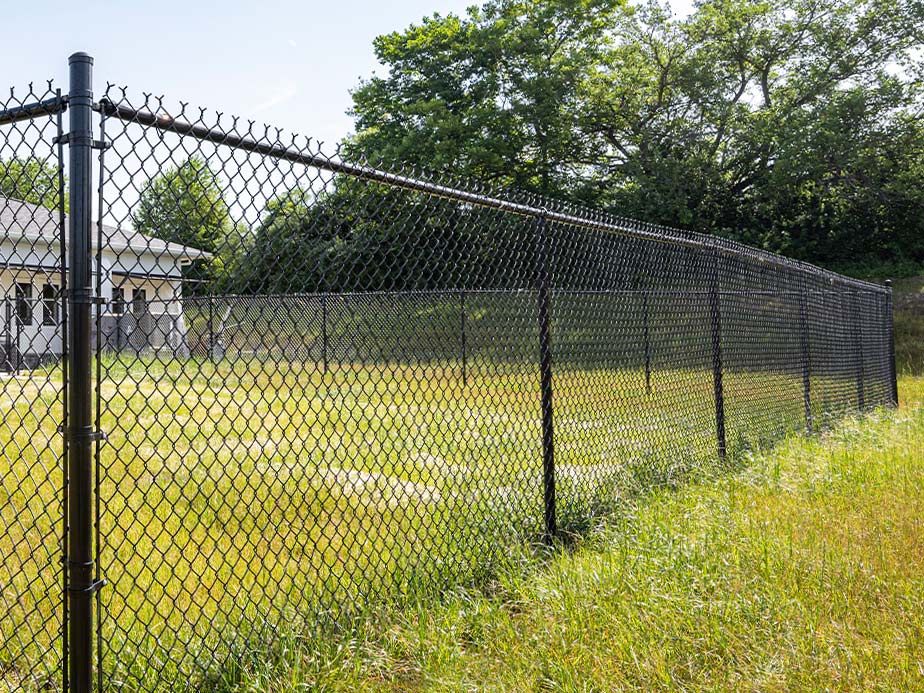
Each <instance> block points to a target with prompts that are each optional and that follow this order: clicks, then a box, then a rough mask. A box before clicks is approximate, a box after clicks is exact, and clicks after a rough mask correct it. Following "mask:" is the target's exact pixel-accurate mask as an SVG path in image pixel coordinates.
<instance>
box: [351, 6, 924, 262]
mask: <svg viewBox="0 0 924 693" xmlns="http://www.w3.org/2000/svg"><path fill="white" fill-rule="evenodd" d="M922 30H924V4H922V3H921V2H919V1H918V0H797V1H796V2H791V1H789V0H763V1H761V2H753V1H752V0H702V1H701V2H699V3H698V4H697V6H696V8H695V10H694V12H693V13H692V14H691V16H689V17H688V18H686V19H682V20H680V19H677V18H675V17H673V16H672V15H671V14H670V12H669V11H668V9H667V8H666V7H665V6H661V5H660V4H658V3H657V2H649V3H647V4H644V5H641V6H631V7H627V6H626V5H625V3H623V2H622V1H621V0H553V1H551V2H539V0H491V1H490V2H488V3H487V4H485V5H484V6H483V7H482V8H481V9H472V10H470V11H469V13H468V14H467V15H466V16H464V17H457V16H454V15H449V16H446V17H441V16H439V15H434V16H433V17H430V18H427V19H425V20H424V21H423V22H422V23H421V24H420V25H414V26H411V27H409V28H408V29H407V30H405V31H403V32H396V33H393V34H389V35H387V36H381V37H379V38H378V39H377V40H376V42H375V49H376V55H377V56H378V58H379V60H380V61H381V62H382V63H383V64H384V65H385V66H386V67H387V68H388V72H387V74H386V75H385V76H373V77H371V78H370V79H368V80H365V81H363V82H362V83H361V84H360V85H359V87H358V88H357V89H356V90H355V91H354V94H353V98H354V109H353V114H354V116H355V119H356V136H355V137H354V139H353V141H352V142H351V147H352V150H353V151H354V153H356V154H358V155H362V156H364V157H366V158H369V159H372V160H377V159H385V160H399V161H405V162H410V163H412V164H418V165H424V166H430V167H436V168H441V169H448V170H451V171H453V172H456V173H458V174H461V175H463V176H475V177H477V178H479V179H483V180H487V181H491V182H500V183H504V184H512V185H515V186H518V187H523V188H526V189H529V190H535V191H541V192H545V193H548V194H550V195H553V196H557V197H563V198H568V199H576V200H580V201H585V202H591V203H594V204H598V205H604V206H607V207H609V208H611V209H613V210H614V211H616V212H618V213H622V214H626V215H631V216H637V217H641V218H644V219H646V220H649V221H654V222H660V223H665V224H670V225H680V226H685V227H690V228H693V229H695V230H699V231H703V232H707V233H721V234H723V235H727V236H732V237H735V238H739V239H741V240H744V241H747V242H749V243H755V244H758V245H761V246H764V247H767V248H769V249H772V250H776V251H781V252H785V253H788V254H791V255H795V256H798V257H803V258H806V259H811V260H815V261H818V262H823V263H845V262H853V263H856V262H858V261H863V260H861V258H864V259H865V258H869V259H870V260H871V261H873V260H875V261H882V260H902V259H906V260H911V261H913V262H915V263H921V262H924V240H922V239H924V221H922V217H921V215H920V214H919V213H918V211H919V210H920V209H921V206H922V202H924V199H922V195H924V165H922V163H921V162H922V161H924V122H922V113H924V100H922V91H921V85H922V80H921V73H922V62H921V60H920V52H919V51H916V50H915V48H916V46H918V45H919V43H920V37H921V34H922Z"/></svg>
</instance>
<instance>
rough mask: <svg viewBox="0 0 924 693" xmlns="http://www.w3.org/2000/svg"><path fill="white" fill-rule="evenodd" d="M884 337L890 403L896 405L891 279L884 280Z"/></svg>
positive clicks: (896, 377) (896, 376)
mask: <svg viewBox="0 0 924 693" xmlns="http://www.w3.org/2000/svg"><path fill="white" fill-rule="evenodd" d="M886 288H887V293H886V306H885V307H886V316H885V319H886V325H885V327H886V337H887V339H888V343H887V344H888V349H889V376H890V378H891V383H890V384H891V386H892V389H891V392H890V393H889V394H890V395H891V397H892V402H891V405H892V406H893V407H897V406H898V372H897V371H896V368H895V314H894V312H893V310H894V309H893V306H892V280H891V279H887V280H886Z"/></svg>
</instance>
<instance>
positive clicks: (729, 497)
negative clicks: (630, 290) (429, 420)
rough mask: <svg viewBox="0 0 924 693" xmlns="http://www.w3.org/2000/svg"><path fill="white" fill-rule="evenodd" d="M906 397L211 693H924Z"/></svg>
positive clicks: (297, 636) (645, 502)
mask: <svg viewBox="0 0 924 693" xmlns="http://www.w3.org/2000/svg"><path fill="white" fill-rule="evenodd" d="M901 392H902V396H903V400H902V408H901V409H899V410H898V411H885V410H883V411H879V412H877V413H874V414H872V415H870V416H869V417H867V418H864V419H849V420H846V421H844V422H842V423H841V424H838V425H837V426H836V427H835V428H834V429H833V430H831V431H829V432H828V433H826V434H825V435H824V436H822V437H821V438H814V439H813V438H805V437H802V436H797V437H793V438H792V439H790V440H788V441H787V442H786V443H784V444H783V445H781V446H779V447H777V448H776V449H774V450H773V451H770V452H767V453H757V454H754V455H752V456H750V458H749V461H748V464H747V465H746V467H745V468H744V469H742V470H741V471H739V472H737V473H734V474H730V475H721V476H718V477H715V478H713V479H711V480H707V481H702V482H698V483H693V484H689V485H684V486H682V487H680V488H678V489H673V490H661V491H655V492H654V493H652V494H650V495H647V496H644V497H639V498H637V499H635V500H634V501H632V500H627V501H626V502H625V504H624V507H623V508H622V509H621V511H619V512H616V513H614V514H613V515H611V516H610V518H609V519H608V521H607V522H606V523H602V524H601V525H599V526H598V528H597V531H596V532H594V533H592V534H591V535H590V536H589V537H588V538H587V540H586V541H585V542H584V543H583V544H582V545H581V546H580V547H579V548H578V549H577V550H576V551H571V552H566V553H555V554H554V555H552V556H550V558H549V560H548V561H546V562H545V563H543V564H542V565H541V566H539V567H535V566H532V564H528V565H527V566H525V567H524V566H523V565H515V564H514V562H511V565H509V566H508V567H507V569H506V570H503V571H501V572H500V573H499V575H498V576H497V577H496V579H495V580H494V581H492V582H491V583H490V584H489V585H488V587H487V589H484V588H482V589H457V590H455V591H453V592H452V593H450V594H448V595H445V596H444V597H442V598H440V599H435V598H431V599H419V600H418V601H416V602H414V603H412V604H404V605H402V606H401V608H394V609H390V610H389V609H382V610H379V611H376V612H373V613H370V614H368V615H367V616H366V617H364V618H362V619H357V620H356V621H354V622H352V623H349V624H347V625H345V626H343V627H341V628H334V629H329V630H327V631H321V630H318V629H317V628H311V627H303V628H300V629H296V630H291V631H287V632H286V635H285V636H284V637H283V638H281V639H280V645H279V646H278V647H276V648H274V649H273V650H271V651H270V652H263V653H259V654H257V653H252V654H248V653H242V656H241V657H240V658H239V659H237V660H236V661H235V662H234V664H233V665H232V666H231V667H229V668H228V669H227V670H225V671H224V672H223V673H222V675H221V676H219V677H217V678H216V679H215V680H213V681H212V682H211V685H210V690H223V691H224V690H228V691H230V690H261V691H294V690H317V691H352V690H367V691H416V690H421V691H423V690H427V691H474V690H479V691H480V690H492V691H524V692H525V691H537V690H549V691H552V690H555V691H558V690H561V691H650V690H664V691H741V690H749V691H796V690H800V691H801V690H813V691H814V690H819V691H820V690H825V691H861V690H862V691H868V690H882V691H913V690H921V689H922V688H924V668H922V662H924V577H922V576H924V521H922V519H921V518H922V517H924V456H922V455H921V450H922V449H924V379H920V378H919V379H910V378H909V379H905V380H903V381H902V383H901Z"/></svg>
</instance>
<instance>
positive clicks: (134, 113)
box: [95, 85, 889, 293]
mask: <svg viewBox="0 0 924 693" xmlns="http://www.w3.org/2000/svg"><path fill="white" fill-rule="evenodd" d="M113 90H114V89H113V87H112V86H111V85H110V88H109V89H107V92H106V93H107V95H106V96H105V97H104V98H103V99H101V100H100V102H99V103H98V104H96V105H95V108H96V109H97V110H99V111H100V113H102V114H103V115H104V116H106V117H111V118H116V119H118V120H122V121H125V122H129V123H135V124H138V125H141V126H145V127H149V128H153V129H155V130H159V131H162V132H170V133H174V134H176V135H180V136H189V137H193V138H195V139H198V140H201V141H206V142H210V143H212V144H215V145H220V146H226V147H230V148H232V149H238V150H241V151H244V152H248V153H254V154H259V155H262V156H267V157H271V158H275V159H279V160H283V161H288V162H291V163H295V164H300V165H304V166H309V167H312V168H316V169H318V170H322V171H327V172H330V173H334V174H341V175H346V176H350V177H353V178H357V179H360V180H366V181H371V182H374V183H381V184H384V185H388V186H390V187H393V188H399V189H404V190H410V191H413V192H419V193H423V194H427V195H431V196H433V197H438V198H443V199H447V200H452V201H455V202H460V203H463V204H470V205H473V206H478V207H483V208H487V209H494V210H497V211H501V212H507V213H511V214H516V215H520V216H526V217H533V218H537V219H543V220H546V221H549V222H553V223H559V224H563V225H567V226H573V227H577V228H581V229H586V230H593V231H602V232H608V233H613V234H618V235H622V236H626V237H630V238H636V239H639V240H644V241H649V242H653V243H660V244H664V245H674V246H681V247H686V248H691V249H696V250H707V251H712V252H716V253H719V254H721V255H724V256H728V257H733V258H739V259H744V260H747V261H751V262H757V263H761V264H764V265H770V266H773V267H777V268H780V269H784V270H788V271H794V272H801V273H806V274H811V275H815V276H818V277H823V278H824V279H826V280H827V281H829V282H830V283H831V284H836V283H840V284H843V285H846V286H853V287H857V288H863V289H866V290H868V291H875V292H880V293H886V292H888V291H889V289H888V287H885V286H882V285H879V284H874V283H872V282H866V281H863V280H859V279H853V278H851V277H846V276H844V275H841V274H838V273H836V272H832V271H831V270H826V269H823V268H821V267H817V266H816V265H812V264H810V263H807V262H803V261H801V260H794V259H791V258H787V257H784V256H781V255H777V254H775V253H771V252H769V251H765V250H760V249H757V248H752V247H750V246H747V245H745V244H743V243H739V242H737V241H732V240H729V239H725V238H721V237H719V236H710V235H705V234H700V233H695V232H690V231H683V230H680V229H674V228H670V227H666V226H658V225H655V224H651V223H648V222H642V221H637V220H633V219H628V218H623V217H617V216H615V215H611V214H609V213H606V212H602V211H599V210H587V209H581V208H577V207H574V206H569V207H568V208H567V209H568V211H562V210H561V209H557V207H561V206H562V204H563V203H562V202H560V201H553V200H550V199H545V198H542V197H540V196H538V195H530V196H529V199H530V202H529V203H526V202H516V201H513V200H509V199H504V198H503V197H497V196H492V195H486V194H483V193H478V192H473V191H471V190H465V189H463V188H459V187H453V186H451V185H444V184H441V183H436V182H433V181H432V180H424V179H422V178H417V177H413V176H409V175H404V174H401V173H393V172H391V171H387V170H384V169H381V168H376V167H374V166H371V165H368V164H365V163H351V162H348V161H345V160H343V159H342V158H332V157H329V156H326V155H324V154H323V153H321V152H319V151H315V152H311V151H307V150H306V148H299V147H297V146H295V145H294V144H292V145H286V144H284V143H282V141H281V139H280V136H281V131H279V130H276V131H273V130H271V128H269V127H268V126H267V127H266V128H265V133H264V134H263V135H262V136H259V135H258V134H256V133H254V125H255V124H254V123H253V122H252V121H248V122H249V126H248V128H247V130H246V132H244V133H241V132H239V131H238V130H237V123H238V119H236V118H235V119H233V122H232V126H231V127H230V128H226V127H223V126H222V123H221V115H220V114H219V115H218V116H217V123H216V125H215V126H210V125H206V124H204V123H203V122H202V117H204V113H205V111H204V110H203V111H202V115H200V118H199V121H198V122H190V121H188V120H184V119H183V118H182V112H181V116H172V115H168V114H158V113H155V112H154V111H152V110H149V108H148V107H149V101H150V100H151V97H150V96H146V97H145V104H144V107H143V108H138V107H135V106H133V105H131V104H129V103H127V102H125V101H121V102H117V101H115V100H113V99H112V98H110V97H109V93H110V92H111V91H113ZM122 94H123V98H124V90H122ZM155 101H156V102H157V105H158V106H159V105H160V100H159V99H156V100H155ZM183 111H185V104H183ZM271 132H275V137H273V138H271V137H270V133H271ZM294 141H295V139H294V138H293V142H294ZM575 212H577V213H575Z"/></svg>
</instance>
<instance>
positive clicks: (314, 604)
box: [0, 357, 877, 689]
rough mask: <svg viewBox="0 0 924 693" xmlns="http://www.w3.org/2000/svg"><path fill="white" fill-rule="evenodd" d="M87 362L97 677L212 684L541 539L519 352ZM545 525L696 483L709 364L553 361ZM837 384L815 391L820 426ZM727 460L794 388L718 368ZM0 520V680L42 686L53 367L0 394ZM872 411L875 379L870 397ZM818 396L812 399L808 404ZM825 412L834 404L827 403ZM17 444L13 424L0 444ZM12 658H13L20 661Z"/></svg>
mask: <svg viewBox="0 0 924 693" xmlns="http://www.w3.org/2000/svg"><path fill="white" fill-rule="evenodd" d="M467 369H468V372H467V378H466V380H465V382H464V383H463V381H462V378H461V368H460V364H458V363H453V362H440V363H425V362H424V363H409V364H394V363H386V364H378V365H375V364H372V365H370V364H365V365H363V364H353V363H337V364H331V367H330V369H329V370H328V371H327V372H325V371H324V369H323V368H322V367H321V366H320V365H319V364H316V363H285V362H276V361H266V362H263V361H259V360H256V359H250V360H237V361H232V360H225V361H219V362H217V363H213V362H211V361H208V360H206V359H191V360H184V361H172V360H171V361H160V360H157V359H154V358H145V359H130V358H128V357H123V358H121V359H114V358H111V357H107V358H106V359H104V361H103V363H102V364H101V379H100V381H99V398H100V402H101V407H100V410H101V412H102V416H101V422H100V425H101V428H102V430H104V431H106V432H107V434H108V441H107V442H106V443H104V444H103V445H102V446H101V448H100V458H99V470H100V474H99V480H100V530H101V538H102V541H101V570H102V573H103V575H104V576H105V578H106V579H107V581H108V583H109V584H108V585H107V586H106V587H105V588H104V589H103V591H102V592H101V594H100V599H101V606H102V629H103V630H102V632H103V637H104V647H103V654H104V667H105V670H106V672H107V678H108V679H110V680H111V681H112V682H118V683H119V684H120V685H121V686H122V687H124V688H129V689H132V688H139V687H140V688H145V689H153V688H162V689H175V688H176V687H177V686H178V685H179V683H178V682H180V681H183V682H184V683H185V684H186V685H190V686H199V685H205V683H206V682H207V680H208V679H209V677H210V676H218V677H219V678H221V677H223V676H225V675H226V672H227V670H228V666H230V664H231V663H232V662H234V661H236V660H238V659H240V652H241V648H243V649H244V651H247V652H250V651H263V650H264V649H265V648H266V647H267V646H269V644H271V643H274V642H277V641H278V640H279V639H280V638H283V637H288V636H286V635H285V633H286V632H288V630H287V628H285V627H284V628H282V630H280V627H281V626H291V625H292V624H293V623H298V622H303V621H306V620H307V621H308V622H313V621H315V620H317V619H318V618H320V616H321V615H325V614H326V615H327V616H326V618H329V619H332V622H333V623H340V624H342V623H343V619H344V618H347V617H348V616H349V614H350V613H354V614H355V613H360V614H362V613H365V612H366V610H367V609H368V608H369V607H370V606H372V605H376V604H385V603H392V604H394V603H404V604H407V603H414V602H415V600H418V599H419V598H422V597H426V598H432V597H433V595H435V594H439V593H440V592H441V591H442V590H444V589H446V588H448V587H452V586H454V585H455V586H457V585H484V584H487V583H489V582H490V581H491V580H492V579H493V578H494V577H495V576H496V575H498V574H501V573H503V572H504V570H505V569H506V568H505V566H509V564H510V562H511V560H514V561H515V562H518V561H519V558H520V557H526V556H532V555H534V553H535V551H536V550H538V549H537V547H536V542H537V540H538V538H539V537H540V535H541V530H542V512H543V509H542V504H541V498H542V480H541V479H542V477H541V474H542V471H541V460H542V443H541V426H540V421H541V408H540V403H539V378H538V373H537V371H536V367H535V364H534V363H516V362H511V363H494V362H492V363H490V364H488V363H481V362H479V361H477V360H474V361H473V362H472V363H469V364H467ZM554 388H555V397H556V400H555V405H556V408H555V422H556V429H555V443H556V445H555V451H556V465H557V469H556V472H557V479H558V499H559V503H558V512H559V521H560V525H561V527H562V530H563V532H564V533H565V535H566V536H571V535H573V534H574V533H575V532H577V533H582V532H586V531H587V529H588V527H590V526H592V520H593V518H594V517H596V516H599V515H603V514H609V513H612V512H613V511H614V510H618V509H619V508H620V507H621V506H622V505H623V504H624V503H625V502H628V501H629V500H630V499H632V498H634V497H636V496H638V494H639V493H640V492H641V491H649V490H651V489H653V488H657V487H675V486H676V485H677V484H678V483H679V482H680V481H686V480H690V479H695V478H702V477H707V476H710V475H711V474H712V473H713V472H715V471H717V470H719V469H720V468H721V465H720V464H719V462H718V461H717V459H716V440H715V409H714V401H713V383H712V373H711V371H709V370H704V369H702V368H689V369H675V370H669V371H663V370H659V371H656V372H655V373H654V374H653V378H652V392H651V393H648V392H647V391H646V389H645V387H644V374H643V373H642V372H640V371H638V370H634V369H603V368H597V369H576V368H566V367H558V368H556V370H555V376H554ZM855 388H856V385H855V383H854V382H853V380H852V379H851V378H850V377H849V374H848V377H847V378H845V379H834V378H821V377H816V378H815V379H814V380H813V390H814V391H815V392H816V393H817V401H816V404H815V417H816V419H817V420H818V422H819V423H824V422H825V421H826V418H825V414H826V412H827V413H830V414H831V415H836V414H837V413H839V412H840V411H842V410H844V409H846V408H849V407H850V406H853V405H852V404H851V401H850V398H851V397H852V396H855ZM725 389H726V414H727V427H728V440H729V448H730V451H731V453H732V460H730V464H731V463H732V462H736V461H738V460H740V459H743V457H742V456H744V455H746V454H748V452H749V451H750V450H753V449H756V448H758V447H760V446H762V445H765V444H768V443H771V442H773V441H774V440H776V439H777V438H778V436H779V435H780V434H781V433H782V432H785V431H787V430H793V429H798V428H801V427H802V426H803V425H804V421H803V416H804V413H803V400H802V381H801V377H799V376H798V375H779V374H773V373H763V372H728V373H726V375H725ZM0 395H2V396H0V407H2V408H3V411H4V416H5V417H6V419H5V420H6V425H5V426H3V427H2V429H0V430H2V433H0V435H2V436H5V437H4V438H3V439H2V443H3V451H4V458H5V459H6V460H9V461H12V462H13V464H12V467H11V468H10V469H9V470H8V471H5V472H4V473H3V474H2V480H3V483H2V493H3V495H2V496H0V510H2V513H3V517H2V519H3V532H2V536H0V548H2V550H3V553H4V557H5V560H4V570H5V571H6V572H5V574H4V575H3V576H2V577H3V583H4V600H5V605H6V607H7V609H8V613H7V615H5V616H3V617H0V627H2V631H3V635H4V641H3V645H2V647H0V671H2V672H4V673H3V676H4V677H5V680H6V681H7V682H10V681H20V680H23V681H29V680H32V681H34V683H35V685H36V686H41V685H43V683H44V681H46V680H47V679H48V678H53V677H55V676H56V673H55V666H56V663H57V662H58V661H59V656H60V654H59V647H58V645H57V643H56V641H55V638H56V636H57V634H58V631H59V624H60V615H59V614H60V608H59V605H60V567H59V566H60V564H59V562H58V556H59V553H58V542H59V540H60V536H61V496H62V494H61V491H60V487H61V480H62V475H61V472H60V465H61V459H60V452H61V440H62V438H61V435H60V433H59V432H58V431H57V426H58V423H59V420H60V403H59V402H60V397H61V382H60V375H59V374H57V373H56V372H55V371H54V370H49V371H46V372H35V373H32V374H29V375H27V376H23V377H20V378H16V379H9V380H7V381H5V382H4V383H3V389H2V392H0ZM867 396H868V397H869V398H870V399H875V397H876V396H877V395H876V392H875V391H874V390H873V389H872V388H871V390H870V392H868V393H867ZM826 398H827V399H826ZM832 402H837V403H839V405H840V406H839V407H837V408H835V409H832V410H831V411H830V412H829V411H828V410H829V409H831V403H832ZM11 433H12V435H11ZM24 662H31V664H30V665H29V666H28V667H24V666H23V663H24Z"/></svg>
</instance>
